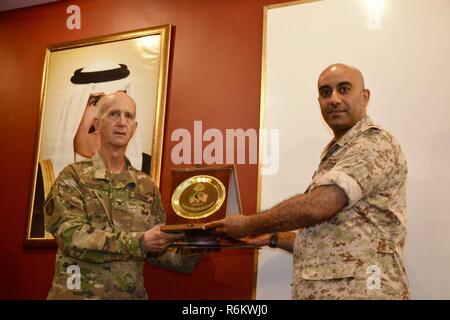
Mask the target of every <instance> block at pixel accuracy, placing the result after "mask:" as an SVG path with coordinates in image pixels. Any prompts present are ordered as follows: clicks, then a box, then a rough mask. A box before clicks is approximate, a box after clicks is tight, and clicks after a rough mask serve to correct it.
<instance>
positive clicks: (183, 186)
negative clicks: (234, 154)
mask: <svg viewBox="0 0 450 320" xmlns="http://www.w3.org/2000/svg"><path fill="white" fill-rule="evenodd" d="M225 196H226V190H225V186H224V185H223V183H222V182H221V181H220V180H219V179H217V178H215V177H212V176H208V175H198V176H193V177H190V178H189V179H186V180H184V181H183V182H182V183H180V185H179V186H178V187H177V188H176V189H175V191H174V192H173V195H172V201H171V202H172V208H173V211H175V213H176V214H177V215H179V216H180V217H183V218H186V219H201V218H205V217H208V216H210V215H212V214H213V213H214V212H216V211H217V210H219V208H220V206H221V205H222V203H223V202H224V200H225Z"/></svg>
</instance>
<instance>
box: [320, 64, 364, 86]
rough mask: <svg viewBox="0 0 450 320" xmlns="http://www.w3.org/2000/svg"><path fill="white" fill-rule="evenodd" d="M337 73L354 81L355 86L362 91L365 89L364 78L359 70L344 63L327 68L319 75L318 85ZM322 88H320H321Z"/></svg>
mask: <svg viewBox="0 0 450 320" xmlns="http://www.w3.org/2000/svg"><path fill="white" fill-rule="evenodd" d="M337 73H345V74H347V75H349V76H351V77H352V79H354V84H355V85H359V86H360V87H361V89H365V84H364V77H363V75H362V73H361V71H359V69H357V68H355V67H353V66H351V65H349V64H344V63H333V64H332V65H329V66H328V67H326V68H325V69H324V70H323V71H322V72H321V73H320V75H319V79H318V80H317V84H318V85H319V83H320V82H321V80H323V79H324V78H327V77H329V76H332V75H334V74H337ZM319 88H320V87H319Z"/></svg>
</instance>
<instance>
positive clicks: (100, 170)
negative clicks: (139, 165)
mask: <svg viewBox="0 0 450 320" xmlns="http://www.w3.org/2000/svg"><path fill="white" fill-rule="evenodd" d="M91 161H92V165H93V167H94V169H93V170H92V177H93V178H94V179H100V180H108V181H110V178H109V176H110V174H109V172H108V169H107V168H106V165H105V162H104V161H103V159H102V157H100V155H99V154H98V153H96V154H95V155H93V156H92V158H91ZM132 168H133V167H132V166H131V162H130V160H129V159H128V158H127V157H125V172H124V173H123V175H122V180H121V183H123V184H124V185H129V184H133V185H136V182H135V179H134V178H133V175H132V174H131V171H132Z"/></svg>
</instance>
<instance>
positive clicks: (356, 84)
mask: <svg viewBox="0 0 450 320" xmlns="http://www.w3.org/2000/svg"><path fill="white" fill-rule="evenodd" d="M318 90H319V98H318V100H319V104H320V107H321V112H322V116H323V118H324V120H325V121H326V123H327V124H328V125H329V126H330V128H331V129H332V130H333V133H334V138H333V140H332V141H331V142H330V143H329V144H328V145H327V147H326V148H325V150H324V152H323V153H322V157H321V161H320V164H319V168H318V170H317V171H316V172H315V174H314V176H313V180H312V182H311V184H310V186H309V187H308V189H307V191H306V192H305V194H300V195H296V196H294V197H292V198H290V199H288V200H285V201H283V202H281V203H279V204H278V205H276V206H274V207H272V208H271V209H269V210H267V211H264V212H262V213H261V214H257V215H251V216H242V215H234V216H231V217H229V218H227V219H224V220H219V221H217V222H212V223H210V224H209V225H207V226H206V228H217V229H216V230H217V232H225V233H227V234H229V235H231V236H234V237H244V236H256V235H258V234H262V233H270V232H278V231H290V230H297V229H298V231H297V234H296V236H295V235H294V236H293V233H290V232H279V233H277V236H278V244H279V246H280V247H282V248H284V249H286V250H289V251H291V252H292V251H293V253H294V275H293V290H292V291H293V295H292V296H293V298H294V299H408V298H409V287H408V280H407V277H406V272H405V268H404V265H403V262H402V250H403V246H404V243H405V238H406V201H405V183H406V177H407V165H406V160H405V158H404V156H403V153H402V151H401V148H400V146H399V145H398V143H397V142H396V141H395V139H394V137H393V136H392V135H390V134H389V133H388V132H387V131H385V130H383V129H382V128H381V127H380V126H378V125H375V124H374V123H373V122H372V120H371V119H370V118H369V116H367V110H366V109H367V105H368V102H369V98H370V91H369V90H368V89H366V88H365V86H364V80H363V76H362V74H361V72H360V71H359V70H357V69H355V68H354V67H351V66H348V65H344V64H333V65H331V66H329V67H327V68H326V69H325V70H324V71H323V72H322V73H321V74H320V76H319V80H318ZM269 238H270V237H269V235H262V236H258V237H256V238H253V239H250V240H248V241H249V242H250V243H257V244H264V245H267V244H268V241H269ZM272 239H273V237H272Z"/></svg>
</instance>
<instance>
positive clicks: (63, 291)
mask: <svg viewBox="0 0 450 320" xmlns="http://www.w3.org/2000/svg"><path fill="white" fill-rule="evenodd" d="M44 210H45V224H46V229H47V231H48V232H50V233H51V234H52V235H53V236H54V237H55V239H56V241H57V242H58V252H57V255H56V263H55V275H54V279H53V284H52V288H51V289H50V292H49V295H48V299H147V292H146V290H145V287H144V278H143V263H144V261H145V258H144V254H143V252H142V251H141V249H140V246H139V239H140V237H141V236H142V235H143V234H144V232H145V231H146V230H148V229H150V228H151V227H152V226H154V225H156V224H162V223H164V221H165V215H164V211H163V207H162V204H161V197H160V193H159V190H158V188H157V187H156V186H155V184H154V183H153V182H152V180H151V179H150V178H149V176H148V175H146V174H145V173H143V172H141V171H138V170H136V169H134V168H133V167H132V166H131V164H130V162H129V161H128V159H127V162H126V169H125V170H124V171H123V172H122V173H121V174H118V175H111V174H109V173H108V170H107V169H106V167H105V164H104V162H103V160H102V159H101V157H100V156H99V155H98V154H97V155H95V156H94V157H92V158H91V159H88V160H86V161H81V162H76V163H74V164H71V165H69V166H67V167H66V168H65V169H64V170H63V171H62V172H61V174H60V175H59V176H58V178H57V179H56V181H55V183H54V185H53V187H52V189H51V191H50V193H49V196H48V198H47V199H46V201H45V205H44ZM148 260H149V262H151V263H153V264H155V265H158V266H162V267H165V268H169V269H172V270H175V271H177V272H183V273H190V272H191V271H192V270H193V269H194V268H195V266H196V264H197V262H198V256H197V255H184V254H181V253H180V252H176V251H173V250H171V249H169V250H167V251H165V252H164V253H163V254H160V255H158V256H153V257H152V258H150V259H148Z"/></svg>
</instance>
